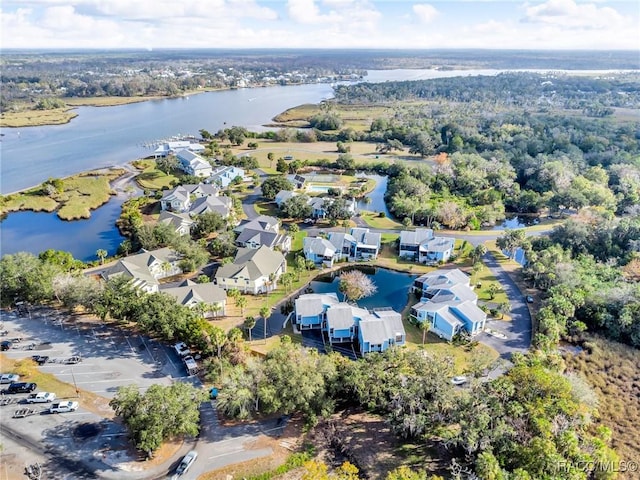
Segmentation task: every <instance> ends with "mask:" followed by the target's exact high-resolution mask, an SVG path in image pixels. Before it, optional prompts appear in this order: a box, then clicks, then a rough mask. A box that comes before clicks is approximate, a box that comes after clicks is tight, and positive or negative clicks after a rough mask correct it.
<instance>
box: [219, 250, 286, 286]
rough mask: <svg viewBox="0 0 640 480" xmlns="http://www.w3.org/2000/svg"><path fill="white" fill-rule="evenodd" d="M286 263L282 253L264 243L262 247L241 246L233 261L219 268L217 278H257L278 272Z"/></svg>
mask: <svg viewBox="0 0 640 480" xmlns="http://www.w3.org/2000/svg"><path fill="white" fill-rule="evenodd" d="M283 263H285V259H284V256H283V255H282V253H280V252H278V251H274V250H270V249H269V247H267V246H265V245H262V246H260V248H240V249H238V252H237V253H236V258H235V259H234V261H233V263H228V264H226V265H223V266H221V267H220V268H218V270H217V271H216V274H215V278H245V279H249V280H252V281H253V280H257V279H258V278H260V277H268V276H269V274H271V273H276V271H277V270H278V269H279V268H280V266H281V265H282V264H283Z"/></svg>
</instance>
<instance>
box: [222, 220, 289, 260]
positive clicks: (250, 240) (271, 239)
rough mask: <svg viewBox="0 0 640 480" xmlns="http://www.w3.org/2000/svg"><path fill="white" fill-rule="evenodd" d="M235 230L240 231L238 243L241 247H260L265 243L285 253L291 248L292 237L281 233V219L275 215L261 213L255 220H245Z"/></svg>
mask: <svg viewBox="0 0 640 480" xmlns="http://www.w3.org/2000/svg"><path fill="white" fill-rule="evenodd" d="M234 231H235V232H238V237H237V238H236V245H238V246H239V247H247V248H259V247H260V246H262V245H265V246H267V247H268V248H270V249H271V250H273V249H278V250H280V251H281V252H285V253H286V252H288V251H289V250H291V237H290V236H289V235H285V234H281V233H279V231H280V221H279V220H278V219H277V218H275V217H270V216H267V215H260V216H259V217H258V218H255V219H253V220H244V221H243V222H242V223H241V224H240V225H238V226H237V227H236V228H235V230H234Z"/></svg>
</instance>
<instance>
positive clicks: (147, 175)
mask: <svg viewBox="0 0 640 480" xmlns="http://www.w3.org/2000/svg"><path fill="white" fill-rule="evenodd" d="M133 165H134V166H135V167H136V168H137V169H139V170H142V172H140V173H139V174H138V175H137V176H136V182H138V185H140V188H143V189H147V190H162V189H163V188H171V184H172V183H173V182H174V181H176V180H178V177H177V176H176V175H172V174H169V175H167V174H166V173H164V172H163V171H161V170H158V169H157V168H156V162H155V160H151V159H146V160H138V161H136V162H134V163H133ZM176 173H177V172H176Z"/></svg>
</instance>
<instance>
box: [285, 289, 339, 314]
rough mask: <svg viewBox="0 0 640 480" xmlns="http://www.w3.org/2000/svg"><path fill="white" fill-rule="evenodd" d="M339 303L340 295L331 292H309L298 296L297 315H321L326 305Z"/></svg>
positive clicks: (296, 302)
mask: <svg viewBox="0 0 640 480" xmlns="http://www.w3.org/2000/svg"><path fill="white" fill-rule="evenodd" d="M337 303H339V300H338V295H337V294H335V293H333V292H331V293H307V294H304V295H300V296H299V297H298V298H296V301H295V307H296V315H301V316H303V317H311V316H315V315H320V314H321V313H322V312H324V310H325V307H328V306H329V305H335V304H337Z"/></svg>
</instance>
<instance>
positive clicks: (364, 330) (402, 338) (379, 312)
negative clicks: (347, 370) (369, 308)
mask: <svg viewBox="0 0 640 480" xmlns="http://www.w3.org/2000/svg"><path fill="white" fill-rule="evenodd" d="M406 341H407V334H406V332H405V329H404V325H403V324H402V315H400V314H399V313H398V312H396V311H394V310H392V309H386V308H380V309H374V310H373V314H372V315H369V316H368V317H366V318H363V319H362V320H361V321H360V324H359V326H358V344H359V346H360V354H361V355H365V354H367V353H371V352H384V351H385V350H387V349H388V348H390V347H392V346H402V345H404V344H405V343H406Z"/></svg>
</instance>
